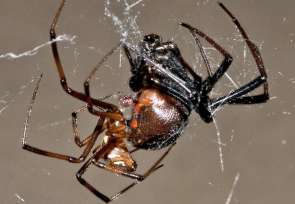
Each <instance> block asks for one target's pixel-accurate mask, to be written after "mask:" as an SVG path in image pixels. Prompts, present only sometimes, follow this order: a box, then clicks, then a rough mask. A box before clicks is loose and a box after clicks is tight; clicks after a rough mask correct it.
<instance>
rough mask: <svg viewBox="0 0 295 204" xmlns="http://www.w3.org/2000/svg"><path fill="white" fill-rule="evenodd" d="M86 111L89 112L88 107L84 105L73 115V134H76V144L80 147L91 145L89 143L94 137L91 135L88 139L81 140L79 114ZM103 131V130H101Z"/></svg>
mask: <svg viewBox="0 0 295 204" xmlns="http://www.w3.org/2000/svg"><path fill="white" fill-rule="evenodd" d="M85 110H87V105H84V106H83V107H81V108H79V109H78V110H76V111H74V112H73V113H72V126H73V132H74V139H75V143H76V144H77V145H78V147H83V146H85V145H86V144H88V143H89V141H90V140H91V139H92V137H93V133H92V134H90V135H89V136H88V137H86V138H84V139H83V140H81V137H80V133H79V130H78V113H79V112H81V111H85ZM101 131H103V130H101Z"/></svg>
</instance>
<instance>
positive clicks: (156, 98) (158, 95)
mask: <svg viewBox="0 0 295 204" xmlns="http://www.w3.org/2000/svg"><path fill="white" fill-rule="evenodd" d="M186 112H187V109H186V108H185V107H184V105H183V104H181V103H180V102H179V101H178V100H177V99H175V98H174V97H172V96H169V95H167V94H164V93H162V92H161V91H160V90H159V89H155V88H147V89H143V90H141V92H140V93H139V95H138V98H137V101H136V103H135V105H134V111H133V117H132V120H131V123H130V128H131V134H130V136H129V141H131V142H132V143H133V144H134V146H137V147H140V148H144V149H161V148H163V147H166V146H167V145H169V144H171V143H174V142H175V140H176V139H177V137H178V136H179V135H180V133H181V132H182V130H183V127H184V126H185V124H186V119H187V116H186V114H185V113H186Z"/></svg>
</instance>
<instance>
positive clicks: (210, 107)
mask: <svg viewBox="0 0 295 204" xmlns="http://www.w3.org/2000/svg"><path fill="white" fill-rule="evenodd" d="M64 4H65V0H63V1H61V4H60V6H59V8H58V10H57V12H56V14H55V16H54V19H53V22H52V24H51V27H50V39H51V40H52V42H53V43H52V44H51V48H52V53H53V57H54V60H55V63H56V67H57V71H58V74H59V78H60V83H61V86H62V88H63V89H64V91H65V92H66V93H67V94H69V95H71V96H72V97H74V98H76V99H79V100H81V101H83V102H85V103H86V105H85V106H84V107H83V108H81V109H79V110H77V111H75V112H73V113H72V125H73V130H74V140H75V143H76V144H77V145H78V146H79V147H85V148H84V151H83V152H82V154H81V155H80V156H79V157H74V156H68V155H64V154H59V153H54V152H50V151H46V150H42V149H40V148H37V147H34V146H31V145H29V144H27V142H26V134H24V138H23V149H25V150H28V151H30V152H33V153H37V154H40V155H44V156H48V157H53V158H57V159H61V160H66V161H69V162H72V163H81V162H84V161H85V160H86V158H87V156H88V155H89V153H90V152H92V153H93V154H92V156H91V157H90V158H89V159H88V160H86V161H85V162H84V164H83V166H82V167H81V168H80V169H79V171H78V172H77V173H76V177H77V179H78V181H79V182H80V183H81V184H82V185H83V186H85V187H86V188H87V189H88V190H89V191H91V192H92V193H94V194H95V195H96V196H97V197H98V198H100V199H101V200H102V201H104V202H106V203H108V202H110V201H113V200H114V199H116V198H118V197H119V196H120V195H122V194H123V193H124V192H126V191H127V190H129V189H130V188H131V187H133V186H135V185H136V184H137V183H139V182H141V181H143V180H144V179H145V178H147V177H148V176H149V175H151V174H152V173H153V172H155V171H156V170H157V169H159V168H161V167H162V166H163V164H162V161H163V159H164V158H165V157H166V156H167V154H168V153H169V152H170V151H171V149H172V147H173V146H174V145H175V143H176V140H177V138H178V137H179V136H180V135H181V134H182V132H183V129H184V127H185V126H186V125H187V123H188V117H189V115H190V113H191V112H192V111H195V112H197V113H198V114H199V115H200V117H201V118H202V119H203V120H204V121H205V122H206V123H209V122H211V121H212V120H213V114H214V110H216V109H217V108H218V107H220V106H222V105H225V104H257V103H262V102H266V101H267V100H268V99H269V94H268V83H267V75H266V72H265V68H264V65H263V61H262V57H261V54H260V52H259V49H258V48H257V46H256V45H255V44H254V43H253V42H252V41H251V40H250V39H249V37H248V36H247V34H246V32H245V31H244V29H243V28H242V26H241V25H240V23H239V21H238V20H237V19H236V18H235V16H234V15H233V14H232V13H231V12H230V11H229V10H228V9H227V8H226V7H225V6H224V5H223V4H222V3H218V4H219V6H220V7H221V8H222V9H223V10H224V11H225V13H226V14H227V15H228V16H229V17H230V18H231V20H232V21H233V23H234V24H235V25H236V27H237V28H238V30H239V32H240V33H241V35H242V37H243V39H244V40H245V42H246V44H247V46H248V47H249V49H250V51H251V54H252V56H253V57H254V59H255V62H256V65H257V68H258V71H259V76H258V77H256V78H255V79H253V80H252V81H250V82H248V83H246V84H245V85H243V86H241V87H239V88H237V89H236V90H234V91H231V92H230V93H229V94H228V95H226V96H223V97H218V98H213V99H212V98H210V97H209V96H208V95H209V93H210V92H211V90H212V88H213V87H214V86H215V84H216V83H217V82H218V80H219V79H220V78H221V77H222V76H223V75H224V73H225V72H226V71H227V69H228V68H229V66H230V64H231V62H232V60H233V59H232V57H231V55H230V54H229V53H228V52H227V51H226V50H225V49H224V48H223V47H221V46H220V45H219V44H218V43H217V42H215V41H214V40H213V39H212V38H211V37H209V36H208V35H206V34H205V33H203V32H202V31H200V30H199V29H197V28H194V27H192V26H190V25H189V24H187V23H181V24H180V25H181V26H183V27H184V28H186V29H188V31H189V32H190V33H191V34H192V36H193V38H194V40H195V42H196V44H197V45H198V47H199V49H200V52H201V56H202V59H203V61H204V64H205V65H206V69H207V73H208V76H207V77H206V78H205V79H202V78H201V77H200V76H199V75H198V74H196V73H195V72H194V71H193V69H192V68H191V67H190V66H189V65H188V63H186V62H185V60H184V59H183V58H182V56H181V53H180V50H179V49H178V47H177V45H176V44H175V43H174V42H172V41H168V42H164V41H163V40H162V39H161V37H160V36H159V35H156V34H149V35H146V36H144V38H143V40H142V41H141V42H140V43H139V44H138V46H137V47H136V48H134V47H132V46H130V45H129V44H128V43H127V42H121V43H119V44H118V45H117V46H116V47H115V48H113V49H112V50H111V51H110V52H109V53H107V55H106V56H105V57H104V58H103V59H102V60H101V61H100V62H99V63H98V65H97V66H96V67H95V68H94V69H93V71H92V72H91V73H90V75H89V77H88V78H87V79H86V81H85V82H84V93H83V92H78V91H76V90H73V89H72V88H71V87H70V86H68V83H67V81H66V76H65V73H64V68H63V66H62V63H61V60H60V57H59V53H58V48H57V42H56V41H54V40H55V39H56V32H55V27H56V24H57V22H58V19H59V16H60V14H61V11H62V8H63V7H64ZM199 37H200V38H203V39H204V40H205V41H207V42H208V43H209V44H211V45H212V46H213V47H214V48H215V49H216V50H217V51H219V52H220V53H221V54H222V55H223V57H224V59H223V61H222V62H221V64H220V65H219V66H218V67H217V69H216V71H212V70H211V67H210V64H209V61H208V59H207V57H206V55H205V52H204V50H203V48H202V45H201V43H200V41H199ZM120 47H122V48H123V50H124V51H125V54H126V56H127V58H128V61H129V63H130V66H131V73H132V76H131V78H130V80H129V86H130V88H131V89H132V91H133V92H135V93H136V97H135V98H134V99H132V105H131V107H132V117H131V119H126V118H124V116H123V113H122V112H121V111H120V109H119V108H118V107H117V106H115V105H113V104H110V103H107V102H104V101H102V100H99V99H95V98H93V97H91V94H90V81H91V79H92V77H93V76H94V74H95V72H96V70H97V69H98V68H99V67H100V66H101V64H102V63H103V62H104V61H106V60H107V58H108V56H110V55H111V54H112V53H113V52H114V51H115V50H116V49H119V48H120ZM40 80H41V78H40ZM40 80H39V82H38V84H37V86H36V88H35V91H34V94H33V97H32V100H31V105H30V107H29V113H28V116H27V121H28V120H29V118H30V113H31V110H32V105H33V103H34V100H35V97H36V94H37V89H38V86H39V83H40ZM259 86H263V93H261V94H252V95H248V93H250V92H251V91H253V90H255V89H256V88H258V87H259ZM125 100H126V101H127V102H126V101H125V102H126V103H130V100H129V99H128V100H127V99H126V98H125ZM84 110H88V111H89V113H91V114H93V115H95V116H97V124H96V126H95V128H94V131H93V132H92V133H91V134H90V136H88V137H86V138H85V139H81V138H80V135H79V133H78V128H77V118H78V113H79V112H80V111H84ZM27 125H28V123H26V126H25V128H27ZM99 135H103V139H102V142H101V144H100V145H98V146H97V147H94V145H95V142H96V140H97V138H98V136H99ZM127 144H132V145H133V146H134V149H132V150H129V149H130V147H129V146H127ZM128 147H129V149H128ZM163 148H166V150H165V151H164V153H163V154H162V155H161V156H160V157H159V159H158V160H157V161H156V162H155V163H154V164H153V165H152V166H151V167H150V168H149V169H148V170H147V171H146V172H145V173H144V174H139V173H137V172H136V168H137V164H136V161H135V160H134V159H133V157H132V153H133V152H135V151H137V150H140V149H146V150H147V149H149V150H159V149H163ZM91 165H94V166H96V167H99V168H102V169H105V170H108V171H111V172H113V173H115V174H118V175H122V176H126V177H129V178H131V179H134V180H135V181H134V182H133V183H131V184H130V185H128V186H127V187H125V188H124V189H123V190H121V191H120V192H118V193H116V194H115V195H113V196H107V195H105V194H103V193H101V192H100V191H98V190H97V189H96V188H95V187H94V186H93V185H92V184H90V183H89V182H88V181H86V180H85V179H84V178H83V174H84V173H85V172H86V170H87V169H88V168H89V167H90V166H91Z"/></svg>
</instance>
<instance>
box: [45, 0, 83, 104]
mask: <svg viewBox="0 0 295 204" xmlns="http://www.w3.org/2000/svg"><path fill="white" fill-rule="evenodd" d="M64 4H65V0H62V1H61V4H60V6H59V8H58V10H57V12H56V14H55V16H54V19H53V21H52V24H51V27H50V32H49V34H50V40H51V41H52V44H51V49H52V54H53V57H54V61H55V64H56V67H57V71H58V74H59V78H60V83H61V86H62V88H63V89H64V91H65V92H66V93H68V94H69V95H71V96H73V97H74V98H77V99H79V100H82V101H86V98H87V97H86V96H85V95H84V94H83V93H80V92H78V91H75V90H73V89H72V88H70V87H69V86H68V84H67V80H66V76H65V73H64V68H63V66H62V63H61V60H60V57H59V53H58V48H57V42H56V41H55V39H56V32H55V27H56V24H57V22H58V19H59V16H60V14H61V11H62V8H63V6H64Z"/></svg>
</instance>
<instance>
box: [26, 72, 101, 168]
mask: <svg viewBox="0 0 295 204" xmlns="http://www.w3.org/2000/svg"><path fill="white" fill-rule="evenodd" d="M41 78H42V75H41V76H40V78H39V80H38V82H37V85H36V87H35V89H34V92H33V96H32V99H31V102H30V105H29V108H28V111H27V113H28V114H27V118H26V121H25V128H24V136H23V139H22V145H23V146H22V147H23V149H25V150H28V151H30V152H34V153H36V154H40V155H44V156H48V157H53V158H57V159H61V160H66V161H69V162H74V163H78V162H82V161H83V160H84V159H85V158H86V157H87V155H88V154H89V152H90V151H91V149H92V147H93V145H94V143H95V141H96V139H97V137H98V135H99V134H100V133H101V131H102V126H103V122H104V120H103V119H101V118H99V119H98V122H97V125H96V127H95V130H94V131H93V133H92V134H91V136H90V137H89V138H88V139H87V141H85V142H84V145H86V147H85V149H84V151H83V153H82V154H81V156H80V157H78V158H76V157H72V156H69V155H64V154H59V153H54V152H49V151H45V150H42V149H40V148H37V147H34V146H31V145H28V144H27V141H26V139H27V129H28V126H29V122H30V119H31V113H32V109H33V104H34V102H35V99H36V96H37V93H38V88H39V84H40V82H41Z"/></svg>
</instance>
